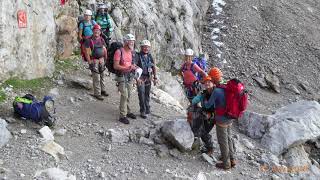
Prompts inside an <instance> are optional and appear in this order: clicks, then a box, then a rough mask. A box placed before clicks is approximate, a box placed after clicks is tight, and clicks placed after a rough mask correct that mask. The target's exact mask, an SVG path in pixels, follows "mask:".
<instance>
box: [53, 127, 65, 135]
mask: <svg viewBox="0 0 320 180" xmlns="http://www.w3.org/2000/svg"><path fill="white" fill-rule="evenodd" d="M66 133H67V130H66V129H64V128H60V129H58V130H55V131H54V135H57V136H64V135H65V134H66Z"/></svg>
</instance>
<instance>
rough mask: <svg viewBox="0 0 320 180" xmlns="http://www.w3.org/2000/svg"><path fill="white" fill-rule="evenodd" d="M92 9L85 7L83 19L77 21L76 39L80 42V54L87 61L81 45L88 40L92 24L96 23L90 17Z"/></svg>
mask: <svg viewBox="0 0 320 180" xmlns="http://www.w3.org/2000/svg"><path fill="white" fill-rule="evenodd" d="M91 16H92V11H91V10H89V9H87V10H85V12H84V19H83V20H81V21H80V23H79V33H78V40H79V42H80V49H81V55H82V57H83V58H84V60H85V61H88V59H86V57H85V54H84V53H85V47H84V46H83V44H84V43H86V41H90V40H89V39H90V38H91V36H92V35H93V31H92V29H93V26H94V25H95V24H97V23H96V22H95V21H94V20H92V19H91Z"/></svg>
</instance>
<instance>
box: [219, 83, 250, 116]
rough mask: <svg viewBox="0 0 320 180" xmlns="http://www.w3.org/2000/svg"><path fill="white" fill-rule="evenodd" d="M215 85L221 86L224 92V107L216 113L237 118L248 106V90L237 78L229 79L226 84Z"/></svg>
mask: <svg viewBox="0 0 320 180" xmlns="http://www.w3.org/2000/svg"><path fill="white" fill-rule="evenodd" d="M217 87H219V88H223V89H224V92H225V99H226V107H225V109H223V110H222V111H221V110H219V112H216V113H217V115H226V116H228V117H230V118H233V119H238V118H239V117H240V116H241V115H242V114H243V112H244V111H245V110H246V108H247V106H248V92H247V90H245V87H244V84H243V83H242V82H241V81H239V80H238V79H231V80H229V81H228V82H227V84H220V85H218V86H217Z"/></svg>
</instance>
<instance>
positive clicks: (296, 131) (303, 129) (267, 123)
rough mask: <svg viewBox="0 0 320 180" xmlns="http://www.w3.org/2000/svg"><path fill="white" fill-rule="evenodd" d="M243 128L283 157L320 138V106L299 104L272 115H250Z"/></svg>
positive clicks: (316, 104)
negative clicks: (292, 150)
mask: <svg viewBox="0 0 320 180" xmlns="http://www.w3.org/2000/svg"><path fill="white" fill-rule="evenodd" d="M239 128H240V130H242V132H244V133H246V134H247V135H248V136H250V137H252V138H258V139H260V138H261V144H263V145H264V146H265V147H267V148H268V149H269V150H270V151H271V152H273V153H274V154H276V155H280V154H282V153H283V152H284V151H285V150H287V149H289V148H291V147H293V146H297V145H299V144H302V143H304V142H306V141H308V140H311V139H316V138H317V137H319V136H320V104H319V103H318V102H316V101H299V102H296V103H293V104H290V105H288V106H285V107H282V108H280V109H279V110H277V111H276V113H275V114H273V115H270V116H267V115H259V114H255V113H248V112H247V113H245V115H244V116H243V117H242V119H240V120H239Z"/></svg>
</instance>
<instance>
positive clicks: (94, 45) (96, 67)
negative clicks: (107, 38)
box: [84, 24, 109, 100]
mask: <svg viewBox="0 0 320 180" xmlns="http://www.w3.org/2000/svg"><path fill="white" fill-rule="evenodd" d="M84 46H85V49H86V51H85V57H86V59H88V63H89V69H90V70H91V73H92V82H93V91H94V94H93V96H94V97H95V98H96V99H98V100H103V97H102V96H108V95H109V94H107V93H106V91H105V82H104V70H105V61H106V60H107V54H108V53H107V48H106V43H105V42H104V40H103V38H102V37H101V28H100V26H99V25H98V24H95V25H94V27H93V36H92V37H91V38H90V39H89V40H88V41H86V42H85V44H84Z"/></svg>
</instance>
